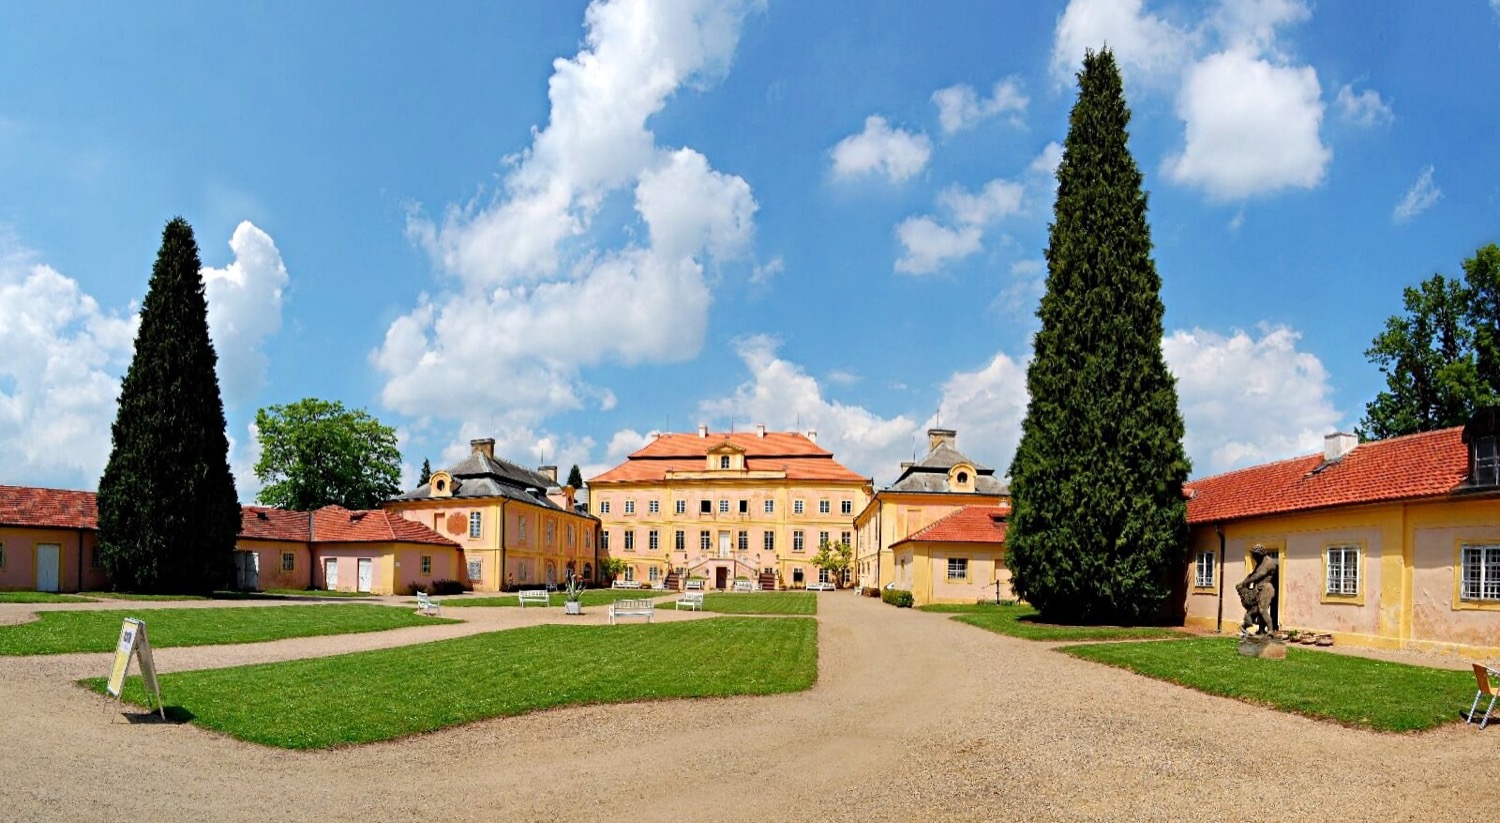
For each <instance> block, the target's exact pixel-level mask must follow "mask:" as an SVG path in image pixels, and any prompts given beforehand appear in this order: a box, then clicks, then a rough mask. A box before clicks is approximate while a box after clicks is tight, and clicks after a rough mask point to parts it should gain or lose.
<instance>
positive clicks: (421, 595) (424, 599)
mask: <svg viewBox="0 0 1500 823" xmlns="http://www.w3.org/2000/svg"><path fill="white" fill-rule="evenodd" d="M417 602H418V603H420V604H422V605H423V606H425V605H427V604H428V603H431V602H432V598H430V597H428V596H427V592H417Z"/></svg>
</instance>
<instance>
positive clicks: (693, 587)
mask: <svg viewBox="0 0 1500 823" xmlns="http://www.w3.org/2000/svg"><path fill="white" fill-rule="evenodd" d="M683 588H684V589H685V590H687V591H690V592H693V591H699V592H701V591H703V581H702V580H689V581H688V582H687V584H686V585H685V586H684V587H683Z"/></svg>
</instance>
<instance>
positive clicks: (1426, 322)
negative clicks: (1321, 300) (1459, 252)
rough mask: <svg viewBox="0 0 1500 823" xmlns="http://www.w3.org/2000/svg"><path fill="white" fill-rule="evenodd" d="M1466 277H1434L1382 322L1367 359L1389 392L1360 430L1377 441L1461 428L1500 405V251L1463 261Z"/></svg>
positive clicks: (1408, 292)
mask: <svg viewBox="0 0 1500 823" xmlns="http://www.w3.org/2000/svg"><path fill="white" fill-rule="evenodd" d="M1463 270H1464V278H1463V280H1458V279H1456V278H1449V277H1444V276H1443V275H1442V274H1434V275H1433V276H1432V277H1430V278H1428V279H1426V280H1424V281H1422V282H1421V283H1419V284H1417V285H1416V286H1408V287H1406V289H1405V290H1404V291H1403V292H1402V307H1403V309H1404V314H1400V315H1393V316H1391V317H1388V318H1386V321H1385V329H1384V330H1382V331H1381V332H1380V334H1378V335H1376V336H1375V339H1374V340H1373V341H1372V342H1371V344H1370V348H1368V349H1366V350H1365V357H1366V358H1368V359H1369V360H1370V362H1372V363H1374V364H1376V365H1377V366H1379V368H1380V371H1381V373H1382V374H1384V375H1385V384H1386V388H1385V390H1384V391H1382V392H1380V393H1379V394H1377V395H1376V396H1375V399H1374V400H1371V401H1370V402H1369V404H1367V405H1366V406H1365V416H1364V419H1363V420H1361V421H1360V424H1359V427H1358V429H1357V431H1358V433H1359V435H1360V437H1361V438H1364V439H1375V440H1380V439H1384V438H1387V437H1396V436H1398V435H1403V434H1414V433H1416V432H1423V431H1432V430H1433V429H1442V428H1447V427H1449V426H1460V425H1463V424H1464V423H1465V422H1466V421H1467V420H1468V419H1469V417H1470V416H1472V415H1473V414H1474V412H1475V411H1477V410H1478V409H1479V408H1481V407H1483V406H1487V405H1493V404H1495V403H1497V402H1500V247H1497V246H1496V245H1495V244H1493V243H1491V244H1489V245H1487V246H1484V247H1482V248H1480V249H1479V250H1478V251H1476V252H1475V253H1474V256H1473V257H1471V258H1469V259H1467V260H1465V261H1464V262H1463Z"/></svg>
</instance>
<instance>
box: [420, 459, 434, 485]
mask: <svg viewBox="0 0 1500 823" xmlns="http://www.w3.org/2000/svg"><path fill="white" fill-rule="evenodd" d="M431 479H432V464H431V463H429V462H428V461H427V458H425V457H424V458H422V473H421V474H419V475H417V485H418V486H425V485H427V482H428V481H429V480H431Z"/></svg>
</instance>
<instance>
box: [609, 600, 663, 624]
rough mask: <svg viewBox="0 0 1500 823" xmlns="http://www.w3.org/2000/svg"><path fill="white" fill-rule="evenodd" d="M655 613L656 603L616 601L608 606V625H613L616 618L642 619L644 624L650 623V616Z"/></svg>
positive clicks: (649, 601)
mask: <svg viewBox="0 0 1500 823" xmlns="http://www.w3.org/2000/svg"><path fill="white" fill-rule="evenodd" d="M655 613H656V603H655V602H654V601H651V600H616V601H615V602H613V603H611V604H609V625H611V626H613V625H614V624H615V618H618V617H644V618H646V622H647V623H650V622H651V615H653V614H655Z"/></svg>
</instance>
